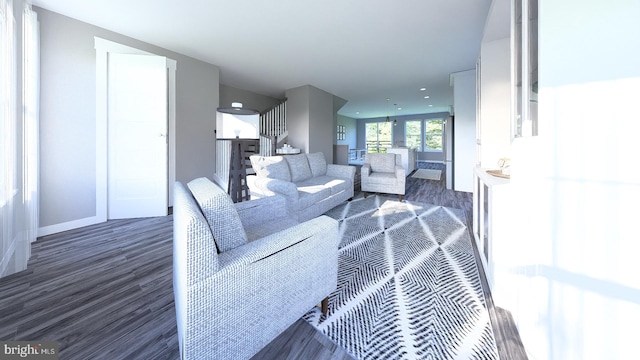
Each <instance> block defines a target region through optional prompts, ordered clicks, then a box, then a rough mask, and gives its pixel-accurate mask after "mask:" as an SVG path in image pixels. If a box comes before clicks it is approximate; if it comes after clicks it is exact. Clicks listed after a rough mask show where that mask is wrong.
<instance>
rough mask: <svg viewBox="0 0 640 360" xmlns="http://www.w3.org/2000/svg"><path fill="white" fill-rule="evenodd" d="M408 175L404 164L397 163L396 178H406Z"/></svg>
mask: <svg viewBox="0 0 640 360" xmlns="http://www.w3.org/2000/svg"><path fill="white" fill-rule="evenodd" d="M405 177H406V174H405V170H404V167H403V166H400V165H396V178H398V179H404V178H405Z"/></svg>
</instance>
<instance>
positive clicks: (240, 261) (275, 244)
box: [218, 215, 339, 271]
mask: <svg viewBox="0 0 640 360" xmlns="http://www.w3.org/2000/svg"><path fill="white" fill-rule="evenodd" d="M313 237H318V238H319V239H321V241H322V243H323V244H324V246H327V247H331V248H333V247H335V248H336V253H337V248H338V242H339V236H338V221H336V220H335V219H332V218H330V217H328V216H325V215H322V216H319V217H317V218H314V219H311V220H308V221H305V222H303V223H301V224H298V225H296V226H293V227H290V228H288V229H286V230H282V231H279V232H277V233H274V234H271V235H269V236H265V237H263V238H260V239H258V240H255V241H252V242H250V243H248V244H246V245H243V246H239V247H237V248H234V249H231V250H229V251H226V252H223V253H220V254H219V255H218V259H219V265H220V271H234V269H236V268H237V267H242V266H248V265H249V264H251V263H255V262H258V261H260V260H263V259H265V258H268V257H270V256H272V255H274V254H276V253H279V252H281V251H285V250H287V249H289V248H291V247H293V246H301V247H298V248H297V249H303V248H304V247H307V246H309V243H307V244H303V242H305V241H307V240H309V239H311V238H313ZM327 240H329V241H327ZM296 252H297V253H300V251H299V250H296Z"/></svg>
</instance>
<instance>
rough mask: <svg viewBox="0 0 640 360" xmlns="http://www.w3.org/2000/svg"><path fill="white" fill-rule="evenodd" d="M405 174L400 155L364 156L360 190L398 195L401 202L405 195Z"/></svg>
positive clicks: (375, 154) (365, 193)
mask: <svg viewBox="0 0 640 360" xmlns="http://www.w3.org/2000/svg"><path fill="white" fill-rule="evenodd" d="M405 185H406V174H405V170H404V167H403V166H402V157H401V155H400V154H377V153H371V154H366V155H365V157H364V165H362V170H361V178H360V188H361V189H362V192H363V193H364V197H367V192H380V193H387V194H398V198H399V200H400V201H402V195H404V193H405Z"/></svg>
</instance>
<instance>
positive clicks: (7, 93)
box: [0, 0, 17, 206]
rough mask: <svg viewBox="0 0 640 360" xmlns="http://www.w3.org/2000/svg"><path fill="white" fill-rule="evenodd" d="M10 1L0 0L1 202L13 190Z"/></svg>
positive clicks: (13, 86) (13, 82)
mask: <svg viewBox="0 0 640 360" xmlns="http://www.w3.org/2000/svg"><path fill="white" fill-rule="evenodd" d="M14 28H15V19H14V17H13V1H7V0H0V79H2V81H0V205H1V206H4V205H5V203H6V202H7V201H8V199H9V198H10V197H11V196H13V193H14V192H15V191H16V188H15V183H16V170H17V168H16V161H15V159H16V153H17V151H16V150H17V148H16V144H15V141H16V129H15V125H16V124H17V117H16V106H15V105H16V81H17V78H16V67H15V63H14V61H15V54H16V47H15V33H14Z"/></svg>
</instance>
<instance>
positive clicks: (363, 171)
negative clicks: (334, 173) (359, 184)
mask: <svg viewBox="0 0 640 360" xmlns="http://www.w3.org/2000/svg"><path fill="white" fill-rule="evenodd" d="M370 173H371V165H370V164H364V165H362V168H361V169H360V176H364V177H367V176H369V174H370Z"/></svg>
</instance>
